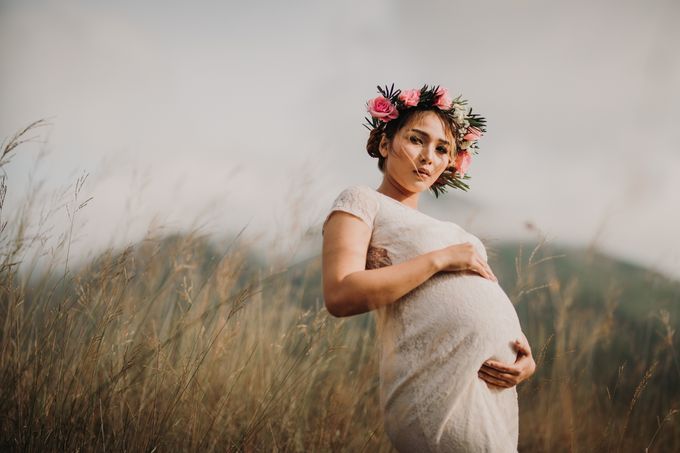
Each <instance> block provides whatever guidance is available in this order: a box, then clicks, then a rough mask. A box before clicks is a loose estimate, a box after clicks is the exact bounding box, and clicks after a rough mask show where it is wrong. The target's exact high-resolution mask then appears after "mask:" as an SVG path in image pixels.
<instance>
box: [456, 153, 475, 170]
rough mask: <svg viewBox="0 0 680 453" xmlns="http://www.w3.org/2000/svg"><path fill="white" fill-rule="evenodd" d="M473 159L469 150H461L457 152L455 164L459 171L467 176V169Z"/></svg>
mask: <svg viewBox="0 0 680 453" xmlns="http://www.w3.org/2000/svg"><path fill="white" fill-rule="evenodd" d="M471 160H472V156H471V155H470V153H469V152H468V151H459V152H457V153H456V159H455V160H454V166H455V167H456V170H458V173H460V176H465V173H467V170H468V168H469V167H470V161H471Z"/></svg>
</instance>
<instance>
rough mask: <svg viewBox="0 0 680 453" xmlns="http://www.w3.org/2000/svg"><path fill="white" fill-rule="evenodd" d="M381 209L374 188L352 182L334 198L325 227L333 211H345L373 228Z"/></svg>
mask: <svg viewBox="0 0 680 453" xmlns="http://www.w3.org/2000/svg"><path fill="white" fill-rule="evenodd" d="M379 209H380V205H379V203H378V198H377V197H376V196H375V193H374V191H373V189H371V188H370V187H368V186H366V185H363V184H352V185H350V186H347V187H345V188H344V189H343V190H342V191H341V192H340V193H339V194H338V195H337V196H336V197H335V200H333V203H332V204H331V208H330V211H329V213H328V215H327V216H326V220H325V221H324V223H323V227H322V234H323V229H324V227H325V225H326V222H328V219H329V218H330V215H331V214H332V213H333V211H344V212H347V213H350V214H353V215H355V216H356V217H358V218H360V219H361V220H363V221H364V222H366V224H368V225H369V226H370V227H371V228H373V221H374V219H375V217H376V214H377V213H378V210H379Z"/></svg>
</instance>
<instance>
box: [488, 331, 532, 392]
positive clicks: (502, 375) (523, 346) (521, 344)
mask: <svg viewBox="0 0 680 453" xmlns="http://www.w3.org/2000/svg"><path fill="white" fill-rule="evenodd" d="M515 348H516V349H517V360H515V363H513V364H507V363H503V362H498V361H496V360H487V361H486V362H484V364H483V365H482V367H481V368H480V369H479V371H478V372H477V375H478V376H479V377H480V378H482V379H484V380H485V381H486V382H487V384H488V385H489V386H491V387H499V388H509V387H512V386H513V385H517V384H519V383H520V382H522V381H524V380H526V379H528V378H529V377H531V375H532V374H534V371H536V362H534V357H533V355H532V354H531V347H530V346H529V341H527V337H525V336H524V334H523V333H522V338H520V339H518V340H515Z"/></svg>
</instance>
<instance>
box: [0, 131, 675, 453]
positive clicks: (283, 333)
mask: <svg viewBox="0 0 680 453" xmlns="http://www.w3.org/2000/svg"><path fill="white" fill-rule="evenodd" d="M30 130H31V127H29V128H27V130H26V131H23V133H22V132H20V133H18V134H17V136H15V137H13V138H11V139H10V140H9V141H8V142H7V143H6V144H5V146H4V149H3V154H2V158H0V164H1V165H0V166H2V165H5V164H6V163H7V161H8V159H9V157H10V156H11V153H13V152H14V151H15V149H16V148H18V147H19V146H20V144H21V140H22V138H24V137H25V136H26V134H27V133H28V132H30ZM6 181H7V180H6V179H5V178H3V180H2V189H0V199H4V193H5V192H6V190H7V185H6ZM78 184H81V185H82V181H79V182H78V183H76V187H74V189H75V190H74V193H77V189H78V188H77V185H78ZM95 202H96V200H95ZM73 206H74V209H72V211H71V215H75V214H76V212H77V211H78V208H82V207H84V204H83V203H82V202H77V203H75V204H73ZM26 212H29V211H21V212H12V213H9V212H5V211H0V215H1V216H2V217H1V220H2V224H1V227H2V236H1V239H0V253H1V256H0V363H1V366H0V370H1V371H0V389H1V390H0V449H2V450H3V451H26V452H52V451H59V452H62V451H107V452H108V451H110V452H114V451H115V452H118V451H147V452H154V451H173V452H179V451H243V452H255V451H267V452H269V451H300V452H310V451H314V452H316V451H321V452H323V451H347V452H362V451H367V452H372V453H378V452H389V451H392V449H391V447H390V445H389V441H388V440H387V438H386V437H385V434H384V432H383V429H382V421H381V418H380V408H379V405H378V362H377V358H378V349H377V341H376V339H375V336H374V334H375V332H374V328H373V327H374V326H373V324H372V318H371V314H370V313H368V314H365V315H360V316H356V317H352V318H342V319H338V318H333V317H332V316H330V315H329V314H328V313H327V312H326V310H325V308H324V305H323V300H322V298H321V292H320V259H319V257H318V256H317V257H314V258H313V259H310V260H308V261H305V262H304V263H301V264H297V265H293V263H290V262H287V261H286V260H285V257H282V256H270V257H267V256H265V257H257V256H255V255H254V253H253V243H252V240H251V239H247V238H246V236H245V235H235V236H234V237H233V238H232V239H231V240H229V241H226V242H220V243H216V242H214V241H211V240H210V239H209V238H206V237H203V236H201V235H198V234H196V233H187V234H184V235H176V236H170V237H154V236H152V235H150V236H149V237H147V238H146V239H145V240H143V241H140V242H139V243H137V244H133V245H130V246H129V247H127V248H124V249H122V250H111V251H108V252H105V253H102V254H100V255H99V256H97V257H96V258H95V259H93V260H91V262H88V263H86V264H85V265H81V266H78V267H76V266H69V265H68V260H69V247H70V246H69V241H70V238H71V237H72V233H73V232H72V231H69V232H67V233H66V234H65V235H64V239H63V240H62V241H60V242H59V245H58V246H57V247H55V248H52V249H50V250H40V247H39V245H40V241H41V237H42V234H44V233H42V232H41V230H40V222H39V221H36V220H33V219H30V218H27V217H26V215H25V213H26ZM318 241H319V244H320V241H321V238H320V235H319V237H318ZM35 250H38V255H37V256H41V258H40V261H41V262H43V263H48V265H46V266H42V267H40V268H39V267H37V265H34V264H31V263H37V262H38V260H37V259H36V258H35V256H36V255H35ZM29 251H31V252H30V253H29ZM501 252H502V253H501ZM573 256H576V252H574V254H573ZM490 257H491V265H492V268H494V269H495V270H496V269H498V270H497V271H496V274H497V275H499V277H500V278H501V285H502V286H503V287H504V289H506V291H507V292H508V294H509V295H510V296H511V298H512V299H513V303H515V304H516V308H517V310H518V313H519V316H520V321H521V323H522V326H523V329H524V332H525V334H526V335H527V337H528V339H529V342H530V343H531V345H532V349H533V352H534V355H535V360H536V362H537V371H536V374H535V375H534V376H533V377H532V378H531V379H530V380H528V381H526V382H524V383H522V384H520V385H519V386H518V391H519V394H520V451H522V452H548V451H549V452H562V451H570V452H577V451H580V452H595V451H603V452H628V451H631V452H632V451H636V452H639V451H656V452H670V451H680V426H679V424H678V416H677V412H678V410H680V365H679V357H678V353H677V349H678V347H679V344H678V339H677V336H676V335H675V329H676V328H677V326H678V323H679V320H678V314H679V312H678V304H680V289H678V288H680V287H679V286H678V284H677V283H676V282H672V281H669V280H667V279H664V278H663V277H662V276H659V275H657V274H654V273H652V272H645V271H644V270H641V269H634V268H627V270H626V271H625V272H627V273H623V271H621V270H620V269H619V268H617V267H611V266H610V267H603V266H602V265H601V264H598V263H596V262H593V261H588V260H587V259H585V258H584V259H579V260H577V261H574V262H570V263H571V264H569V265H567V262H566V261H565V260H563V259H561V258H559V257H555V250H552V249H551V247H550V246H549V245H547V244H544V243H541V242H540V241H539V243H538V244H537V245H536V246H535V247H530V248H529V249H526V250H525V249H522V251H521V252H520V249H517V248H512V247H511V248H506V249H504V251H502V250H499V251H498V253H496V254H495V255H493V254H490ZM567 258H569V257H567ZM19 263H23V265H22V266H21V267H20V265H19ZM64 265H65V266H64ZM20 269H21V270H20ZM576 270H578V272H577V271H576ZM593 275H596V276H597V278H593ZM598 282H599V283H598ZM631 282H634V283H635V285H634V287H633V286H631ZM598 285H599V286H598Z"/></svg>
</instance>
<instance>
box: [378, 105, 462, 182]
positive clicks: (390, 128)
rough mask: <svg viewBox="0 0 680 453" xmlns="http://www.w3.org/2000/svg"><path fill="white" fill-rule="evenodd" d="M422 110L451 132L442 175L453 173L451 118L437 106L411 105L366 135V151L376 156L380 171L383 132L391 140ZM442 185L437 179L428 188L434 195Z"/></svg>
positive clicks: (383, 163) (383, 165)
mask: <svg viewBox="0 0 680 453" xmlns="http://www.w3.org/2000/svg"><path fill="white" fill-rule="evenodd" d="M423 112H434V113H435V114H436V115H437V116H438V117H439V119H440V120H441V122H442V124H444V128H445V129H446V131H447V132H448V133H449V134H451V137H453V142H452V148H451V151H450V155H449V158H450V160H449V165H448V166H447V167H446V168H445V169H444V172H443V173H442V175H444V174H445V173H447V172H450V173H453V172H454V171H456V168H455V166H454V165H453V162H454V159H453V157H454V155H455V153H456V151H457V148H458V145H457V143H456V139H455V138H456V128H455V125H454V124H453V122H452V121H451V118H450V117H449V116H448V115H446V114H445V113H444V112H442V111H441V110H440V109H439V108H438V107H413V108H410V109H407V110H404V111H401V112H399V116H398V117H397V118H395V119H393V120H391V121H389V122H387V124H385V127H384V128H375V129H372V130H371V133H370V134H369V136H368V141H367V142H366V151H368V155H369V156H371V157H376V158H377V159H378V168H379V169H380V171H381V172H383V173H385V158H384V157H383V156H382V154H380V139H381V138H382V136H383V134H384V135H385V138H387V140H389V141H390V142H391V141H392V140H393V139H394V136H395V135H397V132H399V131H400V130H401V128H402V127H404V126H405V125H407V124H408V123H409V121H410V120H411V118H412V117H413V116H414V115H416V117H419V116H420V115H422V113H423ZM440 179H441V177H440ZM444 185H445V184H444V183H439V182H438V181H435V182H434V183H433V184H432V186H431V187H430V189H431V190H432V191H434V193H435V195H438V189H440V188H441V187H443V186H444Z"/></svg>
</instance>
